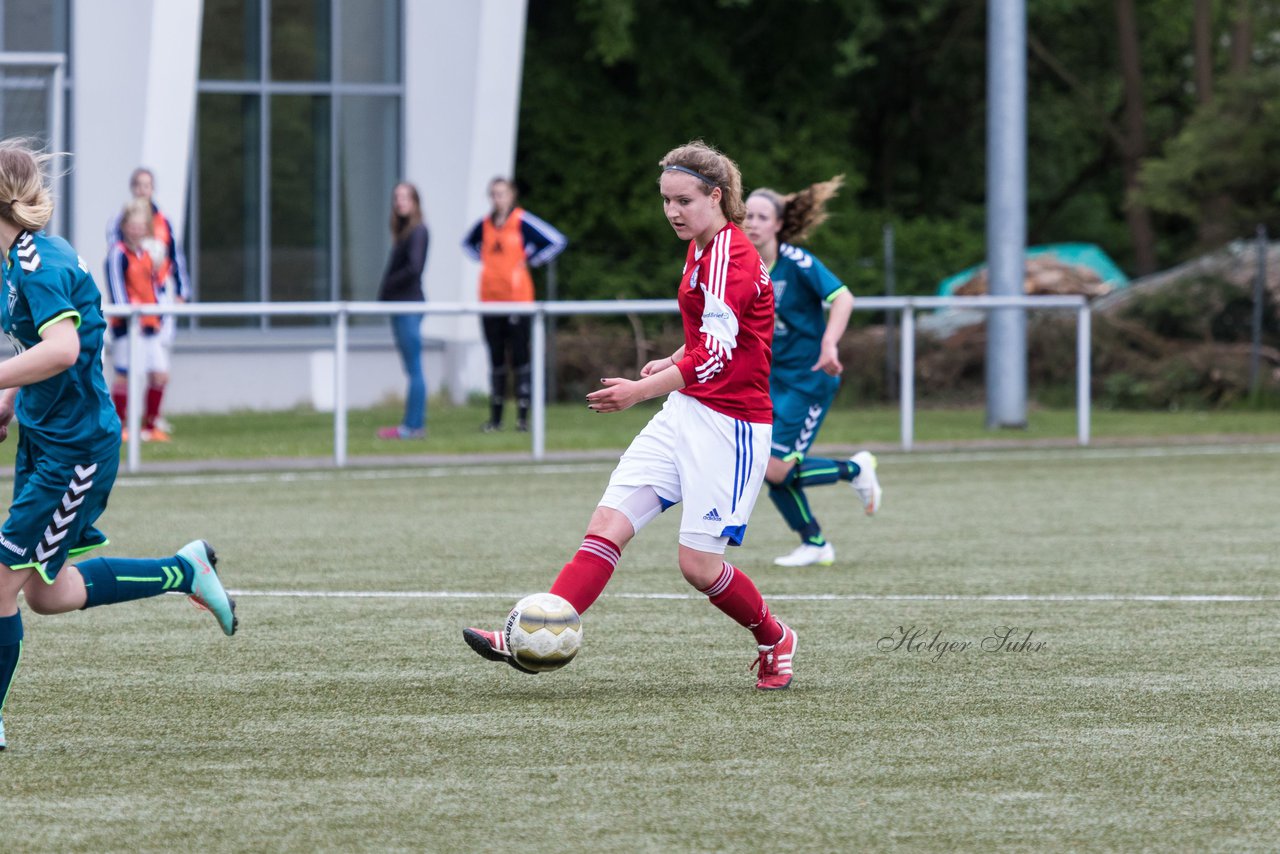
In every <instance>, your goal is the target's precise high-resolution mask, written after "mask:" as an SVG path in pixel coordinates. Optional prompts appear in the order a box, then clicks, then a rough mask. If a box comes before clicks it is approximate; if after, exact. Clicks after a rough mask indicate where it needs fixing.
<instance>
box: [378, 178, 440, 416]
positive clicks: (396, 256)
mask: <svg viewBox="0 0 1280 854" xmlns="http://www.w3.org/2000/svg"><path fill="white" fill-rule="evenodd" d="M391 241H392V243H391V258H390V259H389V260H388V261H387V271H386V272H385V273H384V274H383V275H382V285H381V286H380V287H379V288H378V299H379V300H385V301H387V302H425V301H426V296H425V295H424V294H423V292H422V269H423V267H425V266H426V264H427V244H428V243H429V242H430V236H429V234H428V232H427V226H426V224H425V223H424V222H423V221H422V200H421V198H420V197H419V195H418V188H417V187H415V186H413V185H412V184H410V183H408V182H403V181H402V182H401V183H399V184H396V188H395V190H394V191H392V194H391ZM422 317H423V315H422V314H421V313H415V314H395V315H392V316H391V330H392V332H393V333H394V335H395V340H396V349H397V350H399V351H400V359H401V361H403V362H404V372H405V376H406V377H407V378H408V382H409V386H408V391H407V392H406V394H405V399H404V420H403V421H401V422H400V424H399V426H396V427H383V428H381V429H379V430H378V438H380V439H421V438H423V437H424V436H426V435H427V381H426V378H425V377H424V376H423V373H422Z"/></svg>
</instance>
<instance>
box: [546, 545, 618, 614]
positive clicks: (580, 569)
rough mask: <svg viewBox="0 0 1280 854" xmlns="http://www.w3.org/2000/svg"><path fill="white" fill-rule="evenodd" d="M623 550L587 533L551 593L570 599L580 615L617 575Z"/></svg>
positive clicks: (557, 577) (558, 577) (561, 572)
mask: <svg viewBox="0 0 1280 854" xmlns="http://www.w3.org/2000/svg"><path fill="white" fill-rule="evenodd" d="M620 557H622V549H620V548H618V546H617V545H615V544H614V543H611V542H610V541H609V540H606V539H605V538H604V537H597V536H596V535H595V534H587V537H586V539H584V540H583V541H582V545H581V546H579V547H578V551H577V553H576V554H575V555H574V556H573V559H572V560H570V561H569V562H568V563H566V564H565V565H564V569H562V570H560V574H559V575H557V576H556V583H555V584H552V585H551V592H552V593H554V594H556V595H557V596H563V597H564V598H565V599H568V600H569V604H570V605H572V606H573V607H574V608H575V609H576V610H577V611H578V613H579V614H581V613H583V612H584V611H586V610H587V609H588V608H590V607H591V603H592V602H594V601H596V599H597V598H599V596H600V592H601V591H602V590H604V586H605V585H606V584H608V583H609V579H610V578H611V577H612V576H613V568H614V567H615V566H617V565H618V558H620Z"/></svg>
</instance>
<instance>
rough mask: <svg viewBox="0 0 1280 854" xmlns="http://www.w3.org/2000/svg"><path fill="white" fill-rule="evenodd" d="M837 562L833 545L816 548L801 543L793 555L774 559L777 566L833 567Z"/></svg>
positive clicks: (827, 544)
mask: <svg viewBox="0 0 1280 854" xmlns="http://www.w3.org/2000/svg"><path fill="white" fill-rule="evenodd" d="M835 562H836V550H835V548H834V547H833V546H832V545H831V543H823V544H822V545H820V546H815V545H814V544H813V543H801V544H800V545H798V546H796V548H795V551H793V552H791V554H787V555H783V556H782V557H779V558H774V559H773V563H774V565H775V566H813V565H814V564H817V565H818V566H831V564H833V563H835Z"/></svg>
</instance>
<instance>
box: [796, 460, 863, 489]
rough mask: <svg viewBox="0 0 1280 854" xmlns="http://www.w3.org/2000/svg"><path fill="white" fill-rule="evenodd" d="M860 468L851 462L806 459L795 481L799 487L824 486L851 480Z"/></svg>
mask: <svg viewBox="0 0 1280 854" xmlns="http://www.w3.org/2000/svg"><path fill="white" fill-rule="evenodd" d="M861 471H862V467H861V466H860V465H858V464H857V463H855V462H853V461H852V460H818V459H807V460H805V461H804V462H802V463H801V464H800V473H799V474H798V475H796V480H797V481H799V482H800V485H801V486H825V485H826V484H828V483H837V482H839V481H842V480H853V479H854V478H855V477H857V476H858V473H859V472H861Z"/></svg>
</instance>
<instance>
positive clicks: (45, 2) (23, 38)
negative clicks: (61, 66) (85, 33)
mask: <svg viewBox="0 0 1280 854" xmlns="http://www.w3.org/2000/svg"><path fill="white" fill-rule="evenodd" d="M0 8H2V9H3V12H4V15H3V17H2V18H0V26H2V27H3V28H4V38H3V39H2V40H0V41H2V42H3V47H4V49H5V50H17V51H47V50H52V51H57V52H58V53H63V52H65V51H66V49H67V0H2V2H0Z"/></svg>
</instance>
